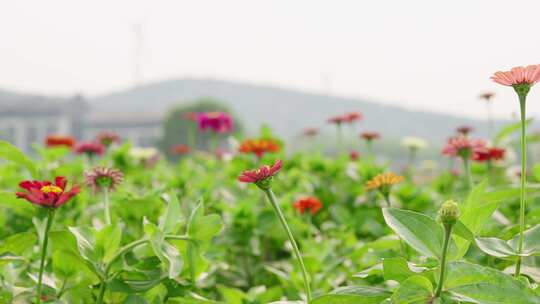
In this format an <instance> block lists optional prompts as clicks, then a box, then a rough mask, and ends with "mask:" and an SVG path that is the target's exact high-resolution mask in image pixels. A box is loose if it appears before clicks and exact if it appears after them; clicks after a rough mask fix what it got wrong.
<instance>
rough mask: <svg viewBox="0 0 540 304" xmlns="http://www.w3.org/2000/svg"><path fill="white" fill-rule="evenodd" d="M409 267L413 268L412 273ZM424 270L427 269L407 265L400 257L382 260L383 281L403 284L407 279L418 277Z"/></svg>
mask: <svg viewBox="0 0 540 304" xmlns="http://www.w3.org/2000/svg"><path fill="white" fill-rule="evenodd" d="M409 267H413V269H414V271H413V270H411V269H410V268H409ZM426 269H427V268H423V267H422V268H421V267H416V266H414V265H412V264H409V263H408V262H407V260H405V259H404V258H402V257H396V258H385V259H383V271H384V279H385V280H394V281H398V282H403V281H405V280H406V279H408V278H409V277H411V276H414V275H418V273H419V272H421V271H423V270H426Z"/></svg>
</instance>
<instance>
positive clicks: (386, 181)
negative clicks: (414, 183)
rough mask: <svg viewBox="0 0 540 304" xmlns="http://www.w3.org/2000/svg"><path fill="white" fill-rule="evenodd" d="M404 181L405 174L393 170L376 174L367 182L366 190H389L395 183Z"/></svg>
mask: <svg viewBox="0 0 540 304" xmlns="http://www.w3.org/2000/svg"><path fill="white" fill-rule="evenodd" d="M402 181H403V176H401V175H397V174H395V173H393V172H386V173H381V174H378V175H376V176H375V177H374V178H372V179H371V180H369V181H368V182H367V183H366V190H379V191H381V192H383V193H384V192H389V191H390V188H391V187H392V186H393V185H396V184H399V183H401V182H402Z"/></svg>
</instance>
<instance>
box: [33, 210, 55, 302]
mask: <svg viewBox="0 0 540 304" xmlns="http://www.w3.org/2000/svg"><path fill="white" fill-rule="evenodd" d="M54 211H55V210H54V209H53V208H50V209H48V210H47V224H46V226H45V233H44V234H43V243H42V245H41V260H40V263H39V274H38V285H37V299H36V303H37V304H39V303H41V288H42V285H43V269H44V267H45V257H46V256H47V245H48V244H49V231H50V230H51V226H52V222H53V219H54Z"/></svg>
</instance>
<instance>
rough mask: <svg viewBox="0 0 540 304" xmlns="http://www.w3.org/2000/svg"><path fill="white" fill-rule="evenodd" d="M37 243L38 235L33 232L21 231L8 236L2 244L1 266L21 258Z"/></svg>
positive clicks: (0, 248) (0, 251)
mask: <svg viewBox="0 0 540 304" xmlns="http://www.w3.org/2000/svg"><path fill="white" fill-rule="evenodd" d="M36 243H37V236H36V235H35V234H34V233H31V232H21V233H17V234H13V235H11V236H9V237H7V238H6V239H5V240H4V241H3V242H2V243H1V244H0V266H3V265H4V264H6V263H9V262H12V261H18V260H21V258H20V257H19V256H21V255H22V254H23V253H24V252H25V251H26V250H29V249H30V248H32V247H33V246H34V245H35V244H36Z"/></svg>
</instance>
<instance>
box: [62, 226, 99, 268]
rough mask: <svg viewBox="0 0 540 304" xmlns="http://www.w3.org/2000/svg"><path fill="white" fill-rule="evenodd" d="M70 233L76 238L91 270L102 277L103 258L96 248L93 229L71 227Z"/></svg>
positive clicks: (78, 247)
mask: <svg viewBox="0 0 540 304" xmlns="http://www.w3.org/2000/svg"><path fill="white" fill-rule="evenodd" d="M69 231H70V232H71V233H72V234H73V236H75V239H76V241H77V249H78V251H79V254H80V256H81V257H82V258H83V259H84V260H85V261H86V262H87V263H88V265H90V266H91V269H92V270H93V271H94V272H95V273H96V274H97V275H99V276H102V275H103V269H102V267H101V266H102V264H101V256H100V254H99V253H98V252H97V250H96V247H95V236H94V231H93V229H91V228H88V227H69Z"/></svg>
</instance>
